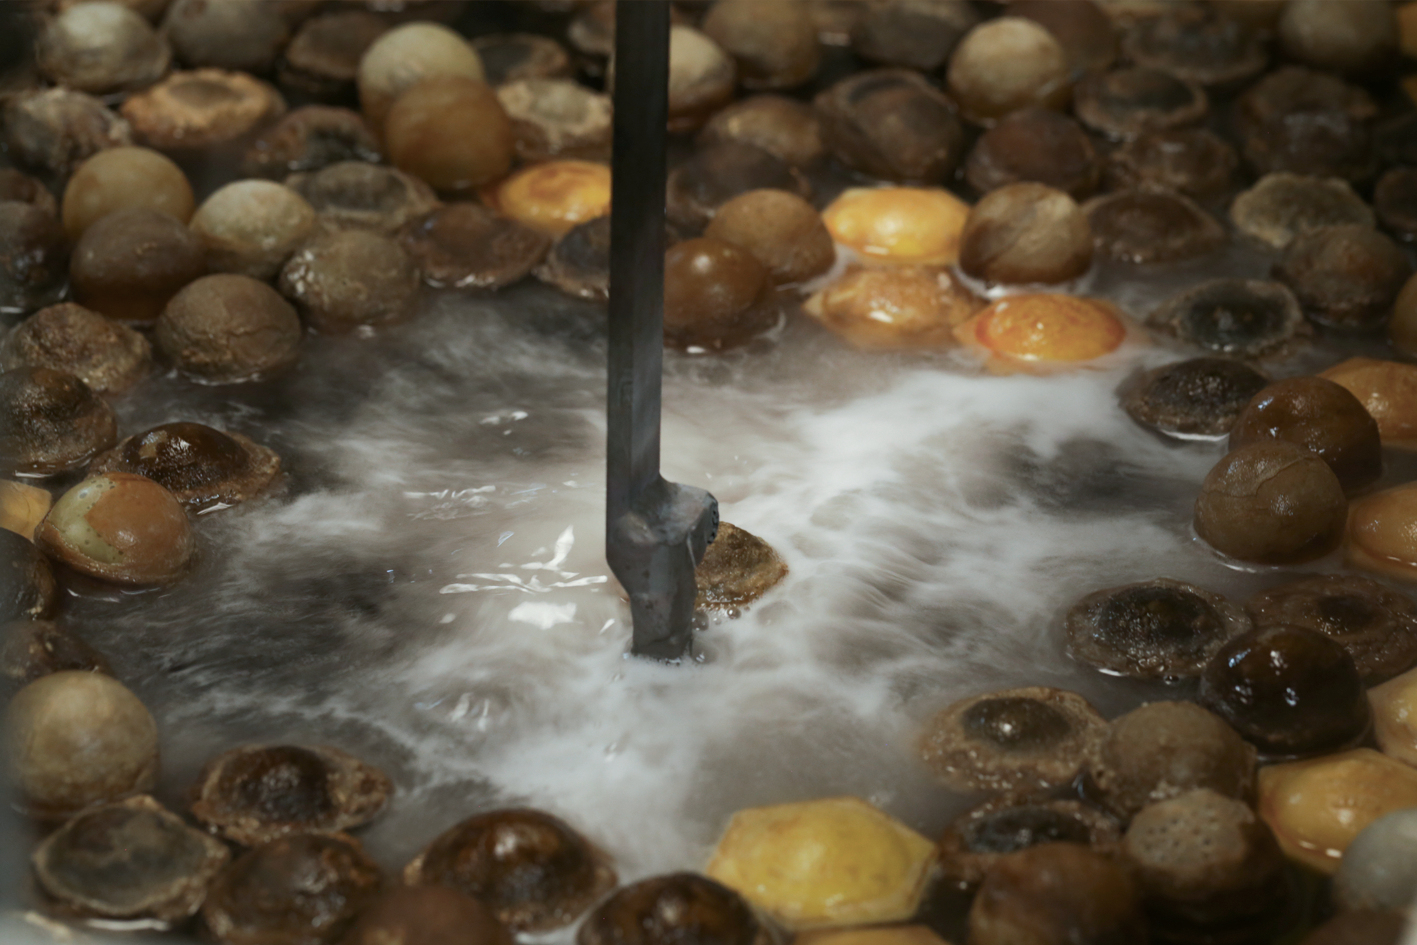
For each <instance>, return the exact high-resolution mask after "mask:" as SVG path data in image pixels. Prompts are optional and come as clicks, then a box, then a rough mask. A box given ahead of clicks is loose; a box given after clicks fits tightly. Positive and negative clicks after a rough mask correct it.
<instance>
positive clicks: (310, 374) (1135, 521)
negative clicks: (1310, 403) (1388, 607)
mask: <svg viewBox="0 0 1417 945" xmlns="http://www.w3.org/2000/svg"><path fill="white" fill-rule="evenodd" d="M1236 265H1237V268H1240V269H1241V270H1242V273H1247V272H1249V271H1251V270H1250V269H1249V267H1245V266H1243V265H1240V264H1238V263H1237V264H1236ZM1256 268H1257V267H1256ZM1092 280H1093V285H1092V287H1091V289H1090V291H1093V292H1095V293H1096V294H1099V295H1101V296H1103V297H1107V298H1112V299H1116V300H1118V301H1120V302H1121V303H1122V304H1124V305H1127V307H1128V309H1129V310H1132V311H1141V312H1144V311H1146V310H1147V309H1146V305H1145V304H1144V303H1146V302H1152V303H1154V302H1155V301H1157V300H1159V299H1160V298H1163V297H1165V295H1166V294H1167V293H1168V292H1169V291H1170V288H1171V287H1170V285H1169V284H1168V283H1167V282H1166V280H1165V279H1164V278H1161V279H1158V280H1156V289H1155V296H1156V297H1155V298H1154V299H1138V298H1137V297H1135V293H1136V292H1137V289H1136V285H1135V283H1134V282H1132V283H1127V282H1125V281H1117V280H1115V278H1114V276H1113V274H1111V273H1110V272H1109V270H1107V269H1106V268H1105V267H1104V268H1103V269H1101V270H1100V271H1098V272H1097V273H1096V274H1094V276H1093V277H1092ZM1128 293H1132V294H1133V295H1132V297H1128ZM603 319H604V316H603V314H601V311H600V310H599V309H598V307H596V306H594V305H592V304H589V303H580V302H576V301H571V300H567V299H565V298H564V297H561V296H559V295H553V294H552V293H551V291H550V290H548V289H546V288H544V287H539V286H534V285H522V286H519V287H514V288H511V289H509V290H507V291H506V292H504V293H503V294H502V295H500V296H498V297H496V298H492V299H474V298H470V297H467V296H458V295H455V294H451V293H444V294H437V293H435V294H432V295H431V297H430V301H428V302H427V303H426V305H425V308H424V311H422V312H421V313H420V314H419V315H418V316H417V317H416V318H414V319H413V320H412V321H411V322H409V323H408V324H407V325H404V326H400V327H398V328H396V329H391V330H389V331H388V332H387V333H386V334H385V335H384V336H383V337H381V339H380V343H379V344H377V345H375V344H370V343H368V342H367V341H365V340H361V339H359V338H354V337H314V338H310V339H307V342H308V345H307V347H306V349H305V355H304V357H303V360H302V364H301V367H300V370H298V371H296V372H293V373H291V374H288V375H284V376H280V377H276V378H272V379H270V380H266V381H260V382H257V383H255V384H251V385H242V386H241V387H239V388H232V387H227V388H215V387H210V386H202V385H198V384H195V383H193V382H190V381H187V380H184V379H182V378H180V377H177V376H170V377H166V378H163V379H160V380H157V379H155V380H152V381H150V382H149V383H147V384H145V385H143V386H141V387H139V388H138V389H136V390H135V391H133V392H132V393H131V394H130V395H129V396H127V397H125V398H124V399H122V400H120V401H118V402H117V404H116V406H117V409H118V411H119V413H120V426H121V428H122V429H125V430H128V429H132V430H140V429H146V428H149V427H151V426H154V425H156V424H159V423H163V422H173V421H177V420H187V421H193V422H201V423H205V424H208V425H211V426H214V427H217V428H219V429H225V430H235V431H238V432H243V433H245V434H247V435H249V436H251V437H252V438H253V439H257V440H258V441H259V442H261V443H263V444H264V445H267V446H269V447H270V448H272V449H274V450H276V451H277V452H278V453H279V454H280V455H281V456H282V459H283V464H284V468H285V469H286V470H287V471H288V475H289V477H290V481H289V484H288V490H287V492H286V494H285V495H283V496H280V497H276V498H271V499H267V500H263V501H257V502H251V503H245V504H243V505H240V506H237V507H235V508H231V509H226V510H223V511H222V512H221V513H220V514H216V515H209V516H202V517H200V518H199V519H198V520H197V522H196V524H197V536H198V554H197V566H196V571H195V573H193V574H192V575H191V576H190V577H189V578H188V579H187V580H186V581H184V582H182V583H180V584H178V585H176V586H174V587H172V588H170V589H166V590H164V591H162V592H159V593H146V594H128V593H122V592H112V593H111V594H109V595H108V596H106V597H105V596H91V597H80V598H71V599H70V600H68V601H67V602H66V604H65V607H66V615H67V619H68V625H69V626H70V627H72V628H73V629H74V630H76V631H77V632H78V633H80V634H81V635H82V636H83V637H84V638H85V639H86V640H88V641H89V642H90V643H92V644H93V645H94V646H95V647H96V648H98V649H99V650H100V651H101V652H104V653H106V654H111V656H112V660H113V663H114V672H115V674H116V675H117V676H118V678H120V679H123V680H124V681H125V682H126V683H127V684H129V685H131V686H132V687H133V689H134V690H135V691H136V692H137V694H138V695H139V696H140V697H141V698H142V699H143V701H144V702H145V704H147V705H148V706H149V707H151V709H152V711H153V713H154V715H155V716H156V717H157V718H158V719H160V720H161V738H162V744H163V754H164V770H163V774H162V781H161V783H160V785H159V788H158V791H157V796H158V798H159V799H160V800H162V801H164V803H168V804H170V805H171V806H172V807H173V809H180V808H181V807H182V806H183V793H184V792H185V791H186V790H187V788H188V787H189V786H190V785H191V784H192V783H193V782H194V780H195V779H196V775H197V773H198V770H199V769H200V767H201V765H202V764H203V763H204V762H205V761H206V760H207V759H208V758H210V757H212V756H214V755H215V754H217V753H218V752H220V751H222V750H225V749H227V748H230V747H233V746H235V745H237V744H241V743H243V742H250V741H259V742H264V743H268V744H270V743H276V744H336V745H340V746H341V747H343V748H345V749H346V750H349V751H352V752H354V753H356V754H358V755H359V756H360V757H362V758H364V759H366V760H368V761H369V762H371V763H373V764H375V765H378V766H379V767H381V768H383V769H384V770H385V771H387V772H388V773H389V775H390V776H391V778H392V779H393V781H394V783H395V786H396V788H395V795H394V801H393V804H392V806H391V809H390V810H389V811H388V812H386V813H385V814H384V815H383V817H382V818H381V819H380V820H378V821H376V822H375V823H374V825H372V826H371V827H370V828H368V829H367V830H365V831H362V832H361V838H362V839H363V840H364V842H365V844H366V846H367V848H368V849H369V851H370V852H371V854H372V855H373V856H374V857H375V858H376V859H377V860H378V861H379V862H380V863H381V865H382V866H383V867H384V868H385V869H386V870H389V871H391V872H392V871H396V870H398V869H399V868H401V867H402V865H403V864H404V863H406V862H407V861H408V860H409V859H411V858H412V857H413V855H414V854H415V853H416V852H417V851H418V850H419V849H420V848H421V847H422V846H424V845H425V844H427V843H428V842H429V841H431V840H432V839H433V838H434V837H435V836H436V835H437V834H438V833H440V832H441V831H442V830H444V829H446V828H447V827H448V825H450V824H453V823H456V822H458V821H459V820H462V819H463V818H465V817H468V816H470V815H472V814H474V813H477V812H479V811H483V810H488V809H492V808H494V807H504V806H514V805H529V806H534V807H537V808H539V809H543V810H547V811H549V812H552V813H554V814H556V815H557V816H560V817H562V818H564V819H565V820H566V821H567V822H569V823H571V824H572V825H573V826H574V827H575V828H576V829H578V830H580V831H582V832H583V833H585V835H586V836H587V837H588V838H589V839H590V840H591V841H592V842H593V843H594V844H596V845H597V846H598V847H600V848H601V849H603V850H605V851H606V852H607V853H609V854H610V855H611V856H612V857H613V859H614V861H615V866H616V869H617V871H618V873H619V875H620V878H621V881H622V882H633V881H635V880H637V879H640V878H643V877H646V876H650V875H655V874H659V873H665V872H671V871H674V870H683V869H688V870H701V869H702V868H703V867H704V864H705V863H706V861H707V859H708V855H709V852H710V849H711V847H712V845H713V843H714V841H715V840H716V838H717V836H718V834H719V832H720V831H721V830H722V828H723V825H724V824H725V823H726V822H727V820H728V818H729V817H730V815H731V814H732V813H733V812H734V811H736V810H738V809H740V808H744V807H750V806H762V805H767V804H775V803H782V802H785V801H789V800H799V799H807V798H815V797H830V796H835V795H844V794H854V795H858V796H861V797H863V798H866V799H868V800H870V801H871V802H872V803H875V804H877V805H879V806H881V807H882V808H884V809H885V810H886V811H888V812H889V813H891V814H892V815H894V816H896V817H898V818H900V819H901V820H902V821H903V822H904V823H906V824H907V825H909V826H910V827H912V828H913V829H916V830H918V831H920V832H922V833H924V834H925V835H926V836H931V837H933V836H936V835H938V833H939V832H940V831H941V830H942V829H943V828H944V826H945V825H946V824H948V823H949V822H950V821H951V820H952V819H953V818H954V817H955V816H957V815H958V814H959V813H961V812H962V811H964V810H965V809H967V808H968V807H969V806H970V805H971V804H972V803H975V802H977V797H976V796H973V795H964V794H956V793H953V792H951V791H949V790H947V789H945V788H943V787H941V786H939V785H937V784H936V783H935V782H934V781H933V779H932V778H931V777H930V775H929V774H928V772H927V771H925V770H924V768H923V766H922V765H920V763H919V762H918V761H917V760H916V759H915V753H914V750H913V744H914V739H915V736H916V733H917V732H918V731H919V729H920V727H921V725H923V723H924V721H925V720H926V719H928V718H929V717H930V716H931V715H932V714H933V713H934V712H936V711H938V710H939V709H940V708H943V707H944V706H945V705H948V704H950V703H951V702H954V701H956V700H958V699H961V698H964V697H967V696H970V695H975V694H978V693H982V692H987V691H991V690H996V689H1002V688H1006V687H1012V686H1027V685H1049V686H1058V687H1062V688H1068V689H1073V690H1076V691H1079V692H1081V693H1083V694H1084V695H1086V696H1087V697H1088V698H1089V699H1090V700H1092V701H1093V703H1094V704H1095V705H1096V706H1097V707H1098V708H1099V709H1100V710H1101V711H1102V713H1103V715H1104V716H1107V717H1112V716H1115V715H1117V714H1119V713H1121V712H1124V711H1126V710H1128V709H1130V708H1132V707H1134V706H1135V705H1136V704H1138V703H1139V702H1140V701H1142V700H1143V699H1157V698H1167V697H1171V698H1176V697H1183V696H1181V695H1177V694H1176V693H1177V690H1176V689H1175V688H1168V687H1166V686H1164V685H1162V684H1159V683H1158V684H1154V685H1153V684H1149V683H1142V682H1136V681H1122V680H1117V679H1109V678H1106V677H1103V676H1101V675H1100V674H1097V673H1095V672H1093V671H1091V670H1088V669H1086V668H1084V667H1081V666H1079V665H1077V664H1074V663H1073V662H1072V661H1071V660H1069V659H1068V658H1067V657H1066V656H1065V654H1064V645H1065V634H1064V633H1063V629H1062V616H1063V614H1064V612H1065V611H1066V610H1067V608H1068V607H1069V606H1071V605H1072V604H1073V603H1075V601H1076V600H1077V599H1078V598H1079V597H1080V596H1081V594H1082V593H1085V592H1087V591H1090V590H1094V589H1099V588H1103V587H1111V586H1117V585H1121V584H1125V583H1128V582H1134V581H1141V580H1149V579H1152V578H1155V577H1158V576H1165V577H1170V578H1174V579H1177V580H1183V581H1188V582H1192V583H1195V584H1198V585H1200V586H1202V587H1206V588H1208V589H1211V590H1215V591H1219V592H1222V593H1227V594H1231V595H1233V596H1236V597H1242V596H1247V595H1248V594H1250V593H1252V592H1254V591H1256V590H1258V589H1260V588H1262V587H1267V586H1270V585H1272V584H1276V583H1279V582H1280V581H1282V580H1283V575H1282V574H1281V573H1280V572H1277V571H1273V570H1272V569H1263V568H1260V569H1250V570H1244V571H1237V570H1234V569H1233V568H1232V567H1231V566H1229V565H1227V563H1225V562H1223V561H1222V560H1221V559H1219V558H1218V557H1217V556H1216V555H1215V554H1214V553H1213V552H1212V551H1211V550H1210V549H1208V548H1207V547H1206V546H1205V545H1203V544H1201V543H1200V542H1198V541H1197V540H1196V539H1195V538H1194V536H1193V534H1192V532H1191V530H1190V516H1191V505H1192V502H1193V500H1194V497H1195V495H1196V493H1197V491H1198V489H1199V487H1200V483H1201V481H1202V479H1203V478H1204V476H1205V473H1206V471H1207V470H1208V469H1209V468H1210V467H1211V466H1212V465H1213V464H1214V462H1215V461H1216V460H1217V459H1218V457H1219V456H1220V454H1221V453H1222V452H1223V449H1224V447H1223V444H1221V443H1216V442H1203V441H1191V442H1178V441H1177V442H1168V441H1165V440H1163V439H1161V438H1159V437H1157V436H1155V435H1154V434H1153V433H1151V432H1149V431H1148V430H1146V429H1144V428H1142V427H1141V426H1139V425H1137V424H1135V423H1134V422H1133V421H1131V420H1130V419H1129V418H1128V417H1127V416H1126V414H1125V413H1124V412H1123V411H1122V410H1121V409H1120V407H1119V406H1118V402H1117V397H1116V394H1115V388H1116V387H1117V386H1118V384H1119V383H1120V382H1121V381H1122V380H1123V379H1124V378H1125V376H1126V375H1127V374H1128V373H1130V372H1131V371H1132V370H1134V369H1135V368H1136V367H1139V366H1148V367H1150V366H1155V365H1157V364H1159V363H1162V362H1163V361H1164V360H1166V359H1167V358H1168V357H1175V356H1176V355H1174V354H1167V353H1166V352H1163V351H1161V350H1158V349H1157V348H1154V347H1153V348H1150V349H1146V348H1142V349H1139V350H1138V351H1134V352H1133V353H1132V354H1131V355H1130V357H1129V359H1128V360H1126V361H1125V362H1119V363H1118V364H1117V365H1116V366H1115V367H1111V368H1109V369H1108V370H1092V371H1090V370H1080V371H1074V372H1069V373H1060V374H1057V375H1053V376H1050V377H1046V378H1039V377H1032V376H1027V375H1015V376H1008V377H993V376H987V375H985V374H984V373H982V372H981V371H980V369H979V368H978V367H977V365H976V364H975V363H974V362H972V361H971V360H970V359H969V357H968V356H966V355H964V354H961V353H958V352H955V353H948V352H947V353H945V354H941V355H902V354H881V353H873V352H862V351H858V350H855V349H851V348H848V347H847V346H845V345H843V344H842V343H841V342H840V341H839V340H837V339H836V338H835V337H834V336H832V335H830V334H829V333H827V332H826V331H825V330H823V329H820V328H819V327H817V326H816V325H814V324H813V323H811V322H810V321H809V320H807V319H804V318H793V319H792V320H790V321H789V323H788V325H787V327H786V328H785V329H783V330H782V331H781V332H780V333H779V335H778V336H776V337H775V338H774V339H772V340H770V341H759V342H754V343H752V344H750V345H749V346H747V347H745V348H743V349H741V350H738V351H734V352H728V353H725V354H720V355H716V356H713V357H695V356H692V355H681V354H677V353H673V352H667V353H666V378H665V417H664V433H663V438H664V444H665V445H664V466H665V475H666V476H667V477H668V478H671V479H673V480H675V481H679V482H686V483H690V484H693V485H697V486H702V487H705V488H708V489H710V490H711V491H713V493H714V494H715V495H716V496H717V497H718V499H719V501H720V502H721V503H722V511H723V517H724V519H725V520H727V521H732V522H735V523H740V524H741V525H742V526H744V527H746V528H748V529H750V530H751V531H752V532H754V533H755V534H758V535H760V536H761V537H762V538H764V539H765V540H766V541H768V542H769V544H771V545H772V547H773V548H774V549H775V550H777V551H778V552H779V554H780V555H781V556H782V558H783V559H784V561H785V562H786V563H787V565H788V567H789V575H788V577H787V578H786V580H785V581H784V582H783V583H782V584H781V585H779V586H778V587H777V588H775V589H773V590H772V591H770V592H769V593H768V594H767V595H766V596H765V597H764V598H762V599H761V600H759V601H757V602H756V603H754V604H752V605H750V606H748V607H745V608H743V609H742V611H741V613H740V614H739V615H738V616H737V617H736V618H735V617H730V616H715V617H713V618H711V620H710V622H709V623H708V624H707V625H706V626H705V627H704V628H703V629H702V630H701V631H700V632H699V634H698V636H697V641H696V644H695V657H694V659H693V660H691V661H686V662H685V664H684V665H679V666H666V665H662V664H657V663H652V662H647V661H641V660H634V659H631V658H629V657H628V656H627V644H628V637H629V632H630V626H629V621H628V612H627V608H626V607H625V606H624V604H623V602H622V601H621V600H620V598H619V596H618V594H617V588H616V585H615V583H614V580H613V578H612V577H611V576H610V575H609V574H608V571H607V568H606V565H605V562H604V556H603V542H604V534H603V524H602V522H603V502H604V475H603V472H602V470H603V467H604V454H603V446H602V444H603V442H604V427H603V424H604V393H603V391H604V368H603V364H604V356H605V353H604V342H603ZM1332 357H1334V358H1335V359H1337V358H1338V357H1340V356H1339V355H1332ZM1294 369H1295V370H1298V369H1300V368H1299V367H1297V366H1296V367H1295V368H1294ZM1389 476H1390V477H1392V478H1391V479H1390V480H1388V481H1398V478H1397V477H1396V476H1395V475H1394V474H1393V473H1391V472H1390V473H1389ZM1329 564H1335V565H1336V562H1332V563H1330V562H1320V565H1319V566H1320V567H1321V568H1322V567H1326V566H1328V565H1329ZM560 934H561V937H562V938H565V939H566V940H567V941H568V940H569V936H570V934H571V933H570V932H569V931H567V932H564V933H560ZM556 940H557V941H560V939H556Z"/></svg>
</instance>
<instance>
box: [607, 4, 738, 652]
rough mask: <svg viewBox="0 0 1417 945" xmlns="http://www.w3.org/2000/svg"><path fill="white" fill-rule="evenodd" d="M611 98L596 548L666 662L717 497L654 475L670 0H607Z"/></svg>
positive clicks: (687, 630) (682, 641) (639, 643)
mask: <svg viewBox="0 0 1417 945" xmlns="http://www.w3.org/2000/svg"><path fill="white" fill-rule="evenodd" d="M614 105H615V118H614V122H615V123H614V152H613V160H612V164H611V194H612V199H611V203H610V371H609V386H608V398H607V400H608V403H607V408H606V409H607V414H608V416H607V420H608V424H607V428H608V432H607V435H606V447H607V449H606V452H607V461H606V474H607V475H606V515H605V520H606V521H605V526H606V527H605V556H606V558H607V560H608V561H609V563H610V568H611V570H612V571H614V572H615V576H616V577H617V578H619V579H620V583H621V584H622V585H623V586H624V588H625V590H626V591H627V592H628V593H629V595H630V613H631V616H632V618H633V620H634V642H633V645H632V647H631V652H633V653H634V654H635V655H637V656H648V657H653V658H655V659H664V660H673V659H678V658H680V657H682V656H683V655H684V654H685V652H686V651H687V650H688V648H689V643H690V639H691V637H692V626H691V621H692V620H693V615H694V597H695V593H696V588H695V584H694V568H695V566H696V565H697V564H698V563H699V561H700V560H702V559H703V556H704V551H705V549H706V548H707V547H708V544H709V542H711V541H713V539H714V535H715V534H716V533H717V531H718V502H717V501H716V500H715V499H714V497H713V496H712V495H710V494H709V493H707V492H705V491H704V490H702V489H696V488H693V487H692V486H685V485H680V484H679V483H675V482H667V481H665V479H664V478H663V477H662V476H661V475H660V474H659V439H660V438H659V424H660V393H661V386H662V382H663V363H664V186H665V174H666V170H665V125H666V122H667V121H668V114H669V3H668V0H636V2H632V3H623V2H622V3H618V4H616V12H615V91H614Z"/></svg>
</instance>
